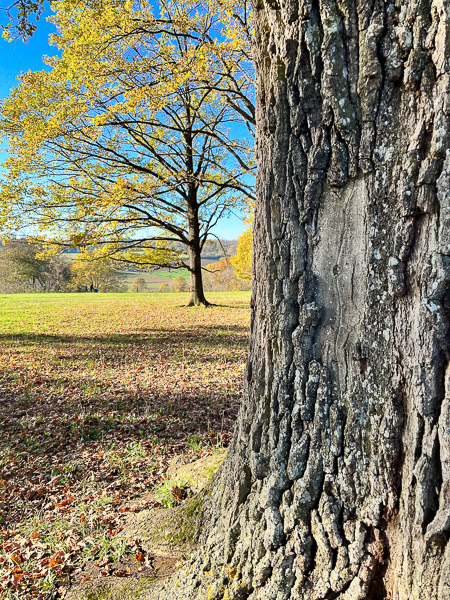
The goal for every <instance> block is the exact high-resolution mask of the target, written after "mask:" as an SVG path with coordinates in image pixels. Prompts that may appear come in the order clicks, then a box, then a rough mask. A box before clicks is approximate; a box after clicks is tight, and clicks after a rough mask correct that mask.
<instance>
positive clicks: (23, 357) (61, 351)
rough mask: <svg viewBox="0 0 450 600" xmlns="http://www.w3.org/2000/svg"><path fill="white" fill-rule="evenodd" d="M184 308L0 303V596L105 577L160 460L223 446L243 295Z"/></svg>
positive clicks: (116, 302) (161, 299) (121, 554)
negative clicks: (91, 569)
mask: <svg viewBox="0 0 450 600" xmlns="http://www.w3.org/2000/svg"><path fill="white" fill-rule="evenodd" d="M187 298H188V295H187V294H152V293H149V294H17V295H8V296H5V295H3V296H0V397H1V400H2V411H1V413H0V598H5V599H13V598H14V599H17V600H18V599H20V600H28V599H31V598H37V599H38V600H39V599H50V598H58V597H63V596H64V590H65V588H66V587H67V586H68V585H70V582H71V581H72V580H73V578H76V577H83V576H85V575H84V573H85V568H86V565H88V564H91V563H92V561H96V564H101V565H108V567H107V569H106V566H105V569H106V570H107V574H108V573H109V574H112V573H114V569H115V566H114V565H116V563H117V562H118V561H123V560H125V559H126V557H127V556H131V557H132V556H133V553H136V548H135V547H134V546H133V544H131V543H128V542H127V541H126V540H125V541H124V540H123V539H120V538H119V536H118V532H119V531H120V528H121V527H122V523H123V519H124V518H125V516H126V513H127V512H129V511H130V510H133V511H137V510H141V509H143V508H146V507H148V506H149V500H148V492H149V490H152V489H154V488H155V486H157V485H158V484H162V483H164V482H165V471H166V469H167V464H168V461H169V460H170V459H171V457H173V456H175V455H177V454H183V453H184V454H199V453H208V452H214V451H218V449H223V448H224V447H225V446H226V445H227V443H228V441H229V439H230V433H231V430H232V427H233V423H234V421H235V418H236V414H237V410H238V407H239V402H240V398H241V386H242V377H243V373H244V368H245V361H246V355H247V344H248V327H249V319H250V314H249V313H250V311H249V299H250V295H249V293H248V292H228V293H211V294H209V295H208V299H209V300H210V301H211V302H214V303H216V304H217V305H219V306H215V307H213V308H208V309H204V308H189V309H187V308H184V307H183V306H181V304H182V303H183V302H185V301H186V300H187ZM168 489H169V491H170V489H171V487H170V485H169V486H168ZM151 506H152V504H151V502H150V507H151ZM153 506H158V504H157V503H156V504H155V503H154V504H153ZM130 560H131V559H130ZM133 560H134V559H133ZM135 563H136V561H134V563H133V564H135ZM116 570H117V569H116ZM102 576H103V575H102ZM105 576H107V575H105Z"/></svg>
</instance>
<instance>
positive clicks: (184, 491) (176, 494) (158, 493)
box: [153, 477, 191, 508]
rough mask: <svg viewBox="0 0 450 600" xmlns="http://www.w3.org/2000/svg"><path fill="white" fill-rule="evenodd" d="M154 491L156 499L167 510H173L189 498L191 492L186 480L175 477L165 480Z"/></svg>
mask: <svg viewBox="0 0 450 600" xmlns="http://www.w3.org/2000/svg"><path fill="white" fill-rule="evenodd" d="M153 491H154V494H155V498H156V499H157V500H159V502H161V504H162V505H163V506H164V507H165V508H172V507H174V506H177V505H178V504H180V503H181V501H182V500H184V499H185V498H187V497H188V496H189V493H190V491H191V490H190V486H189V482H188V481H187V480H186V479H181V478H178V477H174V478H173V479H167V478H166V479H164V480H163V481H162V482H161V483H160V484H159V485H157V486H156V487H155V488H154V490H153Z"/></svg>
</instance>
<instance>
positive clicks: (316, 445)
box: [160, 0, 450, 600]
mask: <svg viewBox="0 0 450 600" xmlns="http://www.w3.org/2000/svg"><path fill="white" fill-rule="evenodd" d="M255 18H256V69H257V123H258V125H257V126H258V132H257V141H256V150H257V158H258V184H257V196H258V201H257V206H256V217H255V225H254V238H255V246H254V271H255V284H254V290H253V299H252V306H253V309H252V310H253V318H252V333H251V348H250V356H249V362H248V367H247V373H246V381H245V399H244V404H243V407H242V410H241V413H240V416H239V421H238V424H237V428H236V432H235V436H234V441H233V444H232V447H231V449H230V451H229V454H228V458H227V461H226V463H225V465H224V468H223V469H222V470H221V472H220V475H219V478H218V479H217V480H216V482H215V486H214V489H213V492H212V496H211V502H210V505H209V507H208V510H209V514H208V516H207V521H206V524H205V533H204V537H203V540H202V544H201V547H202V551H201V552H200V553H199V554H198V555H196V557H194V558H193V559H192V560H191V561H190V563H189V564H188V565H187V566H186V568H185V569H184V570H182V573H181V575H180V576H179V582H178V584H177V587H172V584H171V585H170V594H171V596H172V597H173V598H174V597H179V598H185V599H191V598H198V599H203V598H205V599H206V598H208V599H210V600H225V599H228V600H230V599H231V598H234V599H237V598H241V599H248V600H250V599H251V600H290V599H299V600H300V599H302V600H333V599H339V600H382V599H385V598H386V599H387V598H390V599H392V600H419V599H420V600H425V599H427V600H437V599H439V600H444V599H446V600H448V599H449V598H450V545H449V543H448V542H449V537H450V477H449V475H450V436H449V433H450V399H449V395H450V382H449V377H450V369H449V353H450V347H449V321H450V292H449V279H450V256H449V255H450V251H449V241H450V232H449V227H448V225H449V208H450V151H449V145H450V137H449V132H450V127H449V118H450V103H449V100H450V96H449V90H450V87H449V83H450V82H449V67H450V64H449V61H450V29H449V27H450V5H449V3H448V2H446V1H444V0H433V1H431V0H403V1H402V0H384V1H383V0H371V1H367V0H319V1H315V0H298V2H297V1H296V0H280V2H278V1H277V0H264V2H261V3H259V4H257V5H256V6H255ZM166 595H167V592H161V596H160V597H161V598H163V597H166Z"/></svg>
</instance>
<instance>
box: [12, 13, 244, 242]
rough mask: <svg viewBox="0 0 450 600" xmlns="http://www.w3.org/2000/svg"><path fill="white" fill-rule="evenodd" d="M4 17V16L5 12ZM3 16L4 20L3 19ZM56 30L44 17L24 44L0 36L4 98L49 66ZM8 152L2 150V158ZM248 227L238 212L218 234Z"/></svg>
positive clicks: (217, 229)
mask: <svg viewBox="0 0 450 600" xmlns="http://www.w3.org/2000/svg"><path fill="white" fill-rule="evenodd" d="M1 16H2V17H3V15H1ZM1 21H2V19H0V22H1ZM53 31H55V28H54V26H53V25H52V24H51V23H48V22H47V21H46V20H45V18H41V20H40V22H39V23H38V29H37V31H36V33H35V34H34V36H33V37H32V38H31V39H30V40H29V41H28V43H26V44H25V43H24V42H22V41H20V40H16V41H14V42H10V43H8V42H6V41H4V40H1V39H0V98H4V97H5V96H7V95H8V94H9V92H10V90H11V89H12V88H14V87H16V86H17V83H18V82H17V76H18V75H19V74H20V73H21V72H26V71H30V70H31V71H39V70H41V69H43V68H46V67H45V65H44V63H43V62H42V56H43V55H44V54H47V55H50V56H52V55H54V54H55V53H56V48H55V47H53V46H49V45H48V44H47V39H48V35H49V34H50V33H52V32H53ZM3 158H4V153H2V152H1V150H0V161H1V160H3ZM244 229H246V225H245V224H244V223H243V221H242V219H241V218H240V217H239V216H238V215H236V216H232V217H231V218H229V219H223V220H222V221H221V222H220V223H219V224H218V225H217V226H216V227H215V228H214V233H215V235H217V236H218V237H220V238H222V239H226V240H233V239H236V238H237V237H238V236H239V235H240V234H241V233H242V232H243V231H244Z"/></svg>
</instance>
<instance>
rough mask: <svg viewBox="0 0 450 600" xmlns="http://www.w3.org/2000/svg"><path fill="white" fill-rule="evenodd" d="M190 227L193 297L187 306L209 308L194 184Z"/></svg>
mask: <svg viewBox="0 0 450 600" xmlns="http://www.w3.org/2000/svg"><path fill="white" fill-rule="evenodd" d="M188 227H189V244H188V246H187V252H188V258H189V273H190V290H191V296H190V298H189V302H188V303H187V305H186V306H209V302H208V301H207V300H206V298H205V293H204V291H203V277H202V256H201V241H200V223H199V214H198V202H197V188H196V187H195V185H194V184H192V185H191V190H190V193H189V197H188Z"/></svg>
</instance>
